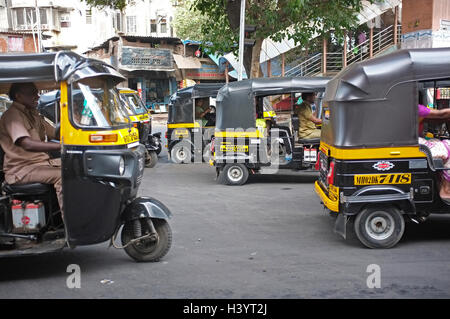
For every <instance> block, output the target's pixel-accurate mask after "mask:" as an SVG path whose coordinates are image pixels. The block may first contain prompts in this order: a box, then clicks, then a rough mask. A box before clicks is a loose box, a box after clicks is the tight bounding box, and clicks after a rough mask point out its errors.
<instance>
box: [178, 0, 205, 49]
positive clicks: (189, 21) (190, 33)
mask: <svg viewBox="0 0 450 319" xmlns="http://www.w3.org/2000/svg"><path fill="white" fill-rule="evenodd" d="M194 1H195V0H185V1H184V2H183V4H182V5H180V6H178V7H177V8H176V10H175V13H174V19H173V26H174V28H175V30H176V32H177V36H178V37H179V38H181V39H190V40H197V41H202V40H205V39H206V37H205V36H203V34H202V30H201V25H202V24H204V23H207V20H208V16H206V15H204V14H202V13H201V12H200V11H198V10H196V9H195V8H193V4H194Z"/></svg>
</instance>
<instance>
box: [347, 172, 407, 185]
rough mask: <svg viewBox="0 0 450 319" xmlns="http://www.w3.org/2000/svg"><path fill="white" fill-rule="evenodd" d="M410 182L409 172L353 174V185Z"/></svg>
mask: <svg viewBox="0 0 450 319" xmlns="http://www.w3.org/2000/svg"><path fill="white" fill-rule="evenodd" d="M382 184H411V173H405V174H375V175H355V185H382Z"/></svg>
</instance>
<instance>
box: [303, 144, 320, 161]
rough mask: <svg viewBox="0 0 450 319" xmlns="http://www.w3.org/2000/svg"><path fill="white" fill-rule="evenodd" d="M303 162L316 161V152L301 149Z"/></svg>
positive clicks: (312, 149)
mask: <svg viewBox="0 0 450 319" xmlns="http://www.w3.org/2000/svg"><path fill="white" fill-rule="evenodd" d="M303 160H304V161H305V162H315V161H317V150H316V149H315V148H306V147H305V148H303Z"/></svg>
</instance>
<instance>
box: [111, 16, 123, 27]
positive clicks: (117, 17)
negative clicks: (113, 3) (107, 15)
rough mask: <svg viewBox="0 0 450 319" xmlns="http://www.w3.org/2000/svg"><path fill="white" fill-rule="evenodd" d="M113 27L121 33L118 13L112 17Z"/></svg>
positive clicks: (120, 20)
mask: <svg viewBox="0 0 450 319" xmlns="http://www.w3.org/2000/svg"><path fill="white" fill-rule="evenodd" d="M113 25H114V28H115V29H116V30H117V31H123V27H122V14H121V13H120V12H116V14H115V15H114V17H113Z"/></svg>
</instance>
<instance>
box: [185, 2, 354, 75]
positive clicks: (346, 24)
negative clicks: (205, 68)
mask: <svg viewBox="0 0 450 319" xmlns="http://www.w3.org/2000/svg"><path fill="white" fill-rule="evenodd" d="M191 8H192V9H193V10H194V11H197V12H200V13H201V14H202V15H204V16H205V17H206V19H204V20H203V21H204V23H202V24H201V26H200V28H201V33H202V35H203V36H204V38H203V39H202V40H207V41H208V42H211V43H212V45H211V46H210V47H209V50H211V51H212V52H217V53H225V52H230V51H233V52H234V53H237V50H238V48H237V46H236V43H238V41H239V18H240V0H193V4H192V6H191ZM361 9H362V0H246V24H251V25H255V26H256V27H257V29H256V32H255V34H254V39H255V40H256V45H255V46H256V50H253V54H252V52H250V51H251V50H247V52H246V53H245V55H246V58H245V60H246V62H244V64H245V65H246V69H247V70H249V69H250V64H249V60H253V63H252V64H253V65H255V64H256V63H254V62H255V59H258V60H259V52H260V50H259V49H258V45H259V48H260V45H261V44H262V41H263V40H264V39H265V38H268V37H270V38H271V39H272V40H274V41H281V40H282V39H285V38H287V39H292V40H294V41H295V43H296V44H297V45H300V46H301V47H305V48H307V47H308V46H309V44H310V42H311V39H312V38H315V37H317V36H326V35H327V34H328V33H329V32H331V31H332V32H333V33H334V35H335V37H337V38H343V36H344V30H346V29H347V30H348V29H351V28H354V27H355V26H356V24H357V21H358V20H357V14H358V13H359V12H360V11H361ZM249 55H253V58H252V59H249V58H248V56H249ZM255 74H256V73H255V72H254V71H252V75H253V76H255Z"/></svg>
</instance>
